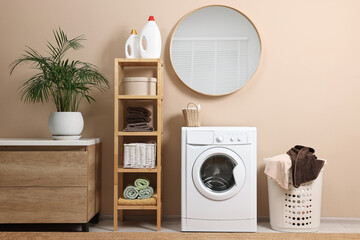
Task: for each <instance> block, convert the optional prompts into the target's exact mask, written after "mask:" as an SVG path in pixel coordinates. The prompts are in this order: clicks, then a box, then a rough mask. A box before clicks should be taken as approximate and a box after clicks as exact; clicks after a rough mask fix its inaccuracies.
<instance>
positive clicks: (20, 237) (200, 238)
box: [0, 232, 360, 240]
mask: <svg viewBox="0 0 360 240" xmlns="http://www.w3.org/2000/svg"><path fill="white" fill-rule="evenodd" d="M0 239H1V240H26V239H31V240H38V239H39V240H45V239H46V240H48V239H49V240H52V239H55V240H77V239H79V240H95V239H96V240H97V239H105V240H106V239H114V240H115V239H116V240H117V239H160V240H173V239H196V240H205V239H221V240H225V239H238V240H245V239H246V240H248V239H249V240H258V239H259V240H291V239H296V240H297V239H299V240H310V239H319V240H354V239H360V234H355V233H165V232H153V233H129V232H115V233H114V232H108V233H105V232H97V233H94V232H90V233H59V232H53V233H49V232H46V233H43V232H40V233H34V232H12V233H9V232H2V233H0Z"/></svg>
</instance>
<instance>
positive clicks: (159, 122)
mask: <svg viewBox="0 0 360 240" xmlns="http://www.w3.org/2000/svg"><path fill="white" fill-rule="evenodd" d="M130 68H132V69H131V71H137V70H138V69H140V70H141V68H145V70H151V72H152V75H153V76H154V77H156V78H157V83H156V93H157V95H124V94H122V93H124V84H123V83H124V81H123V80H124V78H125V77H126V75H127V74H128V71H127V70H128V69H130ZM142 70H144V69H142ZM155 71H156V72H155ZM114 74H115V77H114V205H113V206H114V208H113V209H114V231H117V229H118V221H123V216H124V212H126V211H123V210H155V211H156V225H157V231H160V228H161V216H162V201H161V198H162V167H161V166H162V154H161V153H162V142H163V140H162V135H163V96H164V92H163V63H162V60H161V59H160V58H156V59H139V58H136V59H134V58H133V59H129V58H128V59H127V58H115V66H114ZM120 93H121V94H120ZM149 104H150V105H151V111H152V114H153V115H152V119H153V122H152V123H153V124H152V127H153V129H155V131H153V132H124V125H125V120H126V118H125V116H126V112H127V109H126V107H128V106H136V105H140V106H141V105H144V106H143V107H146V106H147V105H149ZM149 110H150V109H149ZM150 139H151V140H153V141H155V142H156V168H124V148H123V146H122V145H123V144H124V143H127V142H129V141H130V140H131V141H130V142H134V141H135V140H136V141H137V140H139V141H147V140H150ZM128 173H130V174H128ZM132 174H139V175H141V174H145V175H151V177H152V178H156V183H155V182H154V183H152V185H154V186H155V185H156V188H157V190H156V192H157V198H156V200H155V202H156V205H155V202H152V204H150V205H142V204H143V203H144V202H141V204H140V203H137V202H127V201H121V202H120V203H121V204H120V205H119V195H120V194H119V193H121V192H122V191H123V189H124V187H125V186H124V184H125V182H126V181H125V182H124V179H126V178H127V177H129V176H128V175H132Z"/></svg>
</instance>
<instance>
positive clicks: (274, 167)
mask: <svg viewBox="0 0 360 240" xmlns="http://www.w3.org/2000/svg"><path fill="white" fill-rule="evenodd" d="M264 161H265V162H266V165H265V171H264V173H265V174H266V175H267V176H269V177H270V178H271V179H272V180H274V181H275V182H276V183H277V184H279V185H280V186H281V187H282V188H284V189H286V190H288V189H289V169H290V168H291V158H290V156H289V155H288V154H280V155H277V156H274V157H271V158H265V159H264Z"/></svg>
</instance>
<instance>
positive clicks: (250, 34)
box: [170, 6, 261, 96]
mask: <svg viewBox="0 0 360 240" xmlns="http://www.w3.org/2000/svg"><path fill="white" fill-rule="evenodd" d="M260 53H261V44H260V37H259V35H258V32H257V30H256V28H255V26H254V25H253V24H252V22H251V21H250V20H249V19H248V18H247V17H246V16H245V15H244V14H242V13H241V12H239V11H237V10H235V9H233V8H230V7H226V6H207V7H203V8H200V9H197V10H195V11H193V12H191V13H189V14H187V15H186V16H184V17H183V18H182V19H181V21H180V22H179V24H178V25H177V26H176V28H175V31H174V34H173V36H172V39H171V45H170V58H171V63H172V66H173V68H174V70H175V72H176V74H177V75H178V77H179V78H180V79H181V80H182V81H183V82H184V83H185V84H186V85H187V86H188V87H190V88H191V89H193V90H194V91H196V92H199V93H203V94H206V95H214V96H219V95H226V94H229V93H232V92H235V91H237V90H239V89H240V88H241V87H242V86H244V85H245V83H247V82H248V81H249V80H250V78H251V77H252V76H253V75H254V73H255V71H256V69H257V67H258V65H259V60H260Z"/></svg>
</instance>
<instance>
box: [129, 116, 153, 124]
mask: <svg viewBox="0 0 360 240" xmlns="http://www.w3.org/2000/svg"><path fill="white" fill-rule="evenodd" d="M150 121H151V118H149V117H131V116H128V117H127V118H126V122H128V123H141V122H146V123H148V122H150Z"/></svg>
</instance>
